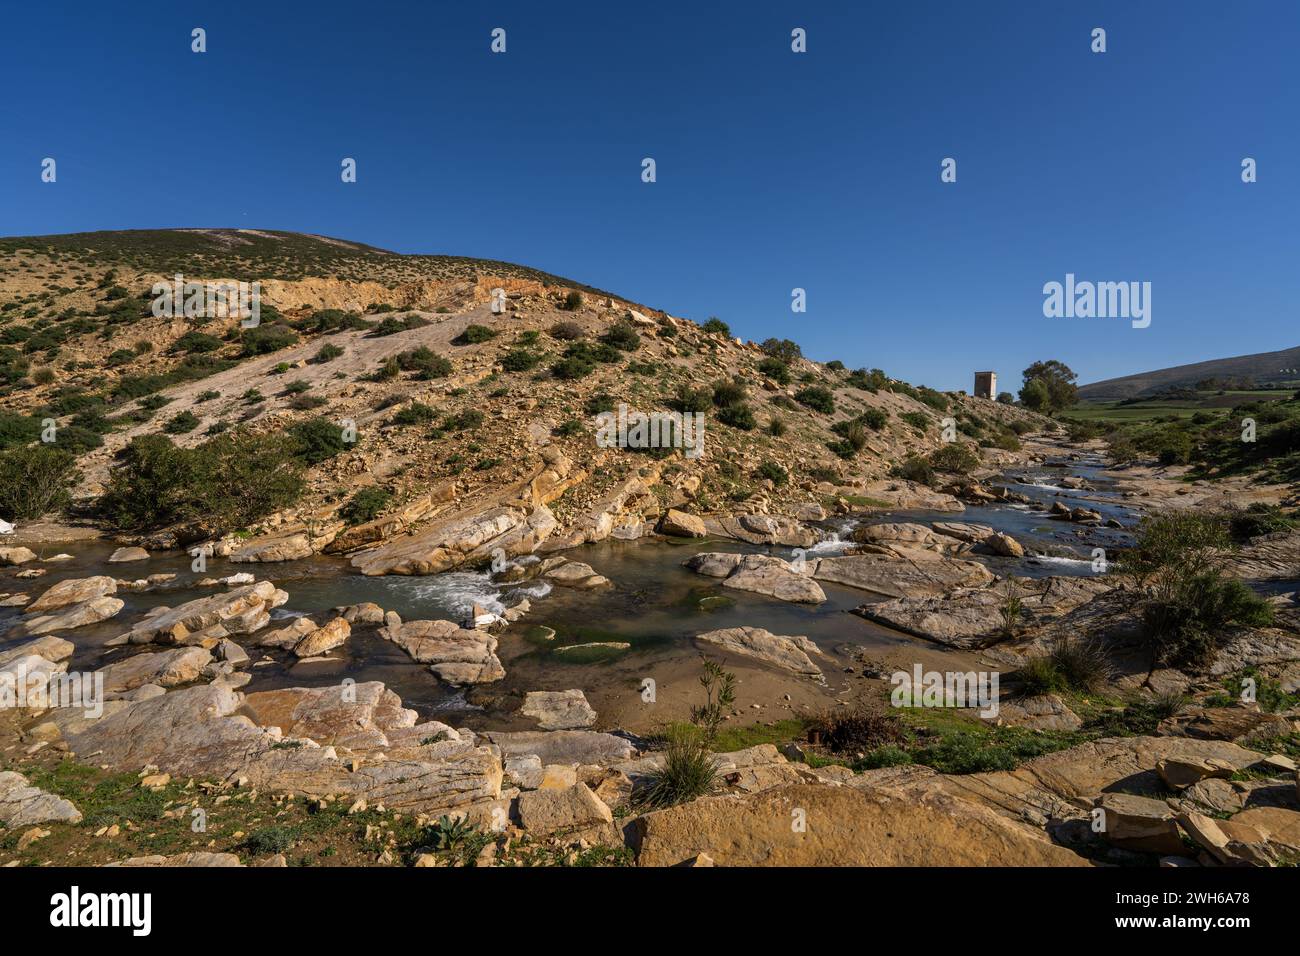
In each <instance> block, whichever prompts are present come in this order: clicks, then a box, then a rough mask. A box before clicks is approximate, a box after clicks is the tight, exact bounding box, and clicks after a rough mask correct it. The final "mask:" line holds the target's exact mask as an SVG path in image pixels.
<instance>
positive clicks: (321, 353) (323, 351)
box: [308, 342, 343, 365]
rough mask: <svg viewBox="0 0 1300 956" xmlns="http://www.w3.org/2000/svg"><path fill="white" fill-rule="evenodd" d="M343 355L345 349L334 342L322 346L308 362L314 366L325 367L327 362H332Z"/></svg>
mask: <svg viewBox="0 0 1300 956" xmlns="http://www.w3.org/2000/svg"><path fill="white" fill-rule="evenodd" d="M342 354H343V349H342V348H340V347H339V346H337V345H335V344H334V343H333V342H326V343H325V344H324V345H322V346H321V347H320V348H319V349H318V350H317V352H316V354H315V355H313V356H312V357H311V358H310V359H308V361H309V362H310V363H311V364H312V365H324V364H325V363H326V362H332V361H334V360H335V359H336V358H338V357H339V356H340V355H342Z"/></svg>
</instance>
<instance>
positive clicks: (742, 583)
mask: <svg viewBox="0 0 1300 956" xmlns="http://www.w3.org/2000/svg"><path fill="white" fill-rule="evenodd" d="M733 557H734V558H736V560H735V561H734V562H732V561H731V560H730V559H731V558H733ZM728 564H730V565H731V566H732V570H731V571H730V572H728V573H727V575H726V577H725V579H724V580H723V582H722V586H723V587H725V588H736V589H737V590H741V591H754V592H756V593H758V594H767V595H769V596H771V597H774V598H777V599H778V600H781V601H793V602H796V603H800V604H820V603H822V602H823V601H825V600H826V592H825V591H823V590H822V589H821V587H819V586H818V584H817V582H816V581H813V580H812V578H810V577H809V576H808V575H806V574H802V573H800V572H799V571H797V570H795V568H794V566H793V565H791V564H789V563H788V562H786V561H782V560H781V559H780V558H775V557H772V556H770V555H766V554H746V555H722V554H717V553H704V554H698V555H695V556H694V557H692V558H690V559H688V560H687V561H686V566H687V567H688V568H690V569H691V570H693V571H698V572H699V573H701V574H708V575H710V576H713V577H720V576H722V575H719V574H718V573H717V571H718V570H721V569H724V568H725V567H726V566H727V565H728Z"/></svg>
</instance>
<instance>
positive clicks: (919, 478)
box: [892, 455, 934, 485]
mask: <svg viewBox="0 0 1300 956" xmlns="http://www.w3.org/2000/svg"><path fill="white" fill-rule="evenodd" d="M892 472H893V474H894V475H896V476H897V477H899V478H904V479H906V480H908V481H915V482H917V483H919V484H922V485H931V484H934V469H933V468H932V467H931V466H930V463H929V462H928V461H926V460H925V459H924V458H922V457H921V456H920V455H909V456H908V457H907V458H906V460H904V461H903V462H902V463H901V464H899V465H895V466H894V468H893V469H892Z"/></svg>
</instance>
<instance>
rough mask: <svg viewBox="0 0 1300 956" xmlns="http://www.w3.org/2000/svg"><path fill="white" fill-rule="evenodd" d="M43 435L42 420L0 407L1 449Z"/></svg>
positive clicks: (25, 442) (24, 443) (32, 440)
mask: <svg viewBox="0 0 1300 956" xmlns="http://www.w3.org/2000/svg"><path fill="white" fill-rule="evenodd" d="M40 437H41V420H40V418H38V417H36V416H34V415H19V414H17V413H15V412H7V411H4V410H3V409H0V450H3V449H5V448H12V447H13V446H15V445H26V444H27V443H29V442H34V441H36V439H38V438H40Z"/></svg>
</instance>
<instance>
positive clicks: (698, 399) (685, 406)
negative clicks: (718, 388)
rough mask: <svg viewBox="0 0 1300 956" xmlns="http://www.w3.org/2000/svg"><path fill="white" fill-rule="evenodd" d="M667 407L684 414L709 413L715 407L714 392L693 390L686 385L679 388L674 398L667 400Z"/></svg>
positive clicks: (706, 389)
mask: <svg viewBox="0 0 1300 956" xmlns="http://www.w3.org/2000/svg"><path fill="white" fill-rule="evenodd" d="M667 405H668V407H669V408H671V409H672V410H673V411H676V412H682V413H683V414H685V413H687V412H693V413H698V412H707V411H708V410H709V409H710V408H712V407H713V391H712V389H708V388H698V389H697V388H691V387H690V386H689V385H687V384H686V383H684V382H683V383H681V384H679V385H678V386H677V390H676V391H675V392H673V396H672V397H671V398H670V399H668V400H667Z"/></svg>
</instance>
